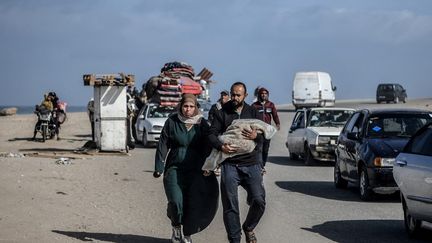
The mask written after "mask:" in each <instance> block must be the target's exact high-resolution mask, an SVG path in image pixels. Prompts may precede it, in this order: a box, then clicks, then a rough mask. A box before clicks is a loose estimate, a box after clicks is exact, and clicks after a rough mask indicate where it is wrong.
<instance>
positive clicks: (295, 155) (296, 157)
mask: <svg viewBox="0 0 432 243" xmlns="http://www.w3.org/2000/svg"><path fill="white" fill-rule="evenodd" d="M289 156H290V159H291V160H298V159H299V156H298V155H297V154H295V153H291V152H290V153H289Z"/></svg>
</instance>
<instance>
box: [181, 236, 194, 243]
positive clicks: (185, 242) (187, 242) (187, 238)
mask: <svg viewBox="0 0 432 243" xmlns="http://www.w3.org/2000/svg"><path fill="white" fill-rule="evenodd" d="M182 243H192V238H191V237H190V235H185V236H184V238H183V241H182Z"/></svg>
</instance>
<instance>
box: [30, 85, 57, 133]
mask: <svg viewBox="0 0 432 243" xmlns="http://www.w3.org/2000/svg"><path fill="white" fill-rule="evenodd" d="M51 98H52V97H51V96H50V95H47V94H44V100H43V101H42V103H41V104H40V105H36V107H35V111H34V112H35V113H36V114H37V115H38V121H37V122H36V125H35V128H34V131H33V138H32V140H36V134H37V128H38V127H39V126H40V124H41V122H42V121H41V120H40V119H39V112H42V111H49V112H52V111H53V110H54V107H53V105H52V101H51Z"/></svg>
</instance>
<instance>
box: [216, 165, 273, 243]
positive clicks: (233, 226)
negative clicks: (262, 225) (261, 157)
mask: <svg viewBox="0 0 432 243" xmlns="http://www.w3.org/2000/svg"><path fill="white" fill-rule="evenodd" d="M261 172H262V167H261V165H260V164H259V163H258V164H254V165H249V166H237V165H235V164H230V163H223V164H222V169H221V183H220V187H221V198H222V206H223V219H224V223H225V228H226V231H227V233H228V239H229V242H230V243H238V242H240V239H241V230H242V228H243V230H246V231H252V230H253V229H254V228H255V227H256V225H257V224H258V222H259V220H260V219H261V217H262V215H263V214H264V210H265V190H264V185H263V177H262V173H261ZM239 185H240V186H242V187H243V188H244V189H245V190H246V192H247V201H248V204H249V205H250V207H249V212H248V214H247V216H246V220H245V222H244V223H243V225H242V226H240V213H239V203H238V186H239Z"/></svg>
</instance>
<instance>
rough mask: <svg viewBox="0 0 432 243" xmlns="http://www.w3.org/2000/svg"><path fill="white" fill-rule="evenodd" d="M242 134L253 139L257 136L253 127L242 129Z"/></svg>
mask: <svg viewBox="0 0 432 243" xmlns="http://www.w3.org/2000/svg"><path fill="white" fill-rule="evenodd" d="M242 135H243V137H244V138H246V139H249V140H254V139H255V138H256V137H257V131H256V129H254V128H253V129H252V130H248V129H243V131H242Z"/></svg>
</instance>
